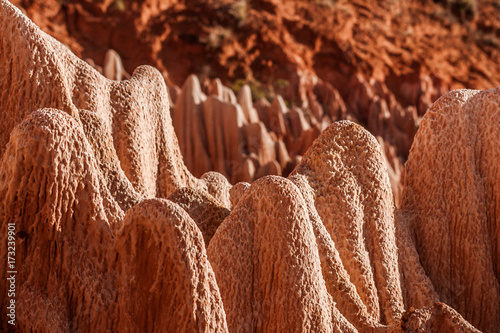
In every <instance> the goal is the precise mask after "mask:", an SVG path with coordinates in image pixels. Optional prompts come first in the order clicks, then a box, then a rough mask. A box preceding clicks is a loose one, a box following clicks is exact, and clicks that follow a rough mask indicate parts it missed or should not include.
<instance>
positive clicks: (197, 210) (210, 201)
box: [168, 187, 231, 246]
mask: <svg viewBox="0 0 500 333" xmlns="http://www.w3.org/2000/svg"><path fill="white" fill-rule="evenodd" d="M168 200H170V201H172V202H175V203H176V204H178V205H179V206H181V207H182V209H184V210H185V211H186V212H187V213H188V214H189V216H191V218H192V219H193V220H194V221H195V222H196V224H197V225H198V228H199V229H200V230H201V233H202V234H203V239H204V240H205V245H206V246H208V244H209V243H210V240H211V239H212V237H213V236H214V234H215V232H216V231H217V228H218V227H219V225H220V224H221V223H222V221H224V219H225V218H226V217H227V216H228V215H229V213H230V212H231V211H230V210H229V209H227V208H225V207H224V206H222V203H220V202H219V201H218V200H217V199H215V198H214V197H212V196H211V195H209V194H207V193H205V192H202V191H196V190H194V189H192V188H190V187H183V188H180V189H178V190H177V191H175V192H174V193H172V195H171V196H169V197H168Z"/></svg>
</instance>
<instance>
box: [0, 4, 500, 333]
mask: <svg viewBox="0 0 500 333" xmlns="http://www.w3.org/2000/svg"><path fill="white" fill-rule="evenodd" d="M0 4H1V7H0V9H1V11H0V29H1V30H0V32H1V35H2V42H1V43H0V70H1V74H2V75H0V98H1V99H0V154H1V155H0V242H1V243H2V244H6V243H7V229H8V225H9V223H13V224H14V225H15V228H16V230H15V231H16V269H17V271H18V272H17V274H16V306H17V317H16V320H17V325H18V326H17V328H18V329H19V330H21V331H36V332H73V331H82V332H87V331H96V330H98V331H99V330H104V331H129V330H130V331H159V332H163V331H186V330H188V331H193V332H197V331H200V332H233V331H242V332H246V331H262V332H267V331H287V332H311V331H312V332H332V331H334V332H356V331H359V332H370V331H375V332H408V331H410V332H412V331H431V332H434V331H445V332H477V331H478V329H479V330H481V331H483V332H498V327H499V325H498V323H499V322H500V318H499V317H500V314H499V312H498V311H499V308H500V306H499V302H500V300H499V299H500V293H499V290H500V288H499V279H498V276H499V275H500V271H499V269H500V264H499V262H498V260H499V259H498V258H499V257H500V253H499V248H500V243H499V241H498V240H499V232H500V231H499V223H500V222H499V220H498V216H500V211H499V210H498V209H499V207H500V203H499V202H498V198H500V194H499V193H498V191H499V188H500V180H499V179H500V173H499V165H500V164H499V156H500V151H499V145H498V138H499V137H500V136H499V134H500V133H498V132H499V126H498V125H499V124H500V119H499V115H500V106H499V105H500V103H499V101H500V90H499V88H497V89H492V90H487V91H470V90H461V91H455V92H452V93H449V94H447V95H445V96H444V97H442V98H441V99H439V100H438V101H437V102H436V103H435V104H434V105H433V106H432V108H431V109H430V110H429V112H427V113H426V115H425V116H424V118H423V120H422V122H421V125H420V128H419V129H418V132H417V135H416V137H415V142H414V143H413V146H412V149H411V151H410V156H409V159H408V163H407V165H406V169H405V172H406V174H405V177H404V178H405V183H404V186H402V188H401V189H402V192H401V193H402V201H401V208H400V209H397V208H395V206H394V198H393V196H392V191H391V186H390V184H391V180H392V178H391V173H390V172H388V168H389V167H390V166H391V163H393V164H394V158H397V157H395V156H396V155H395V154H394V150H393V149H392V148H394V146H392V145H391V144H389V146H387V145H385V143H387V142H388V141H387V140H385V138H384V135H385V133H386V132H385V130H388V131H391V128H393V129H398V128H399V129H402V128H404V129H405V132H404V133H406V131H408V132H412V131H417V127H416V126H415V124H416V121H417V120H416V119H417V114H418V112H419V111H418V110H417V109H412V108H401V107H398V106H397V105H398V104H397V103H394V102H391V100H392V97H389V98H388V99H387V100H383V99H380V98H379V99H377V98H375V97H374V96H379V95H384V94H387V91H386V89H385V88H384V86H383V85H381V84H380V83H377V82H372V81H370V82H367V81H366V80H364V79H363V78H362V77H355V78H354V79H353V80H352V82H350V83H349V84H351V85H352V86H353V87H358V89H357V90H356V91H358V93H359V94H358V95H357V96H358V97H359V98H358V99H347V100H346V102H345V103H346V104H345V106H346V107H349V108H353V110H356V112H355V113H352V114H350V115H349V114H348V113H346V117H347V118H349V117H352V118H353V119H354V118H356V119H358V118H363V117H366V119H368V120H369V121H368V123H369V124H371V125H370V126H373V128H371V130H372V131H375V132H376V133H379V134H380V136H379V137H378V138H376V137H374V136H373V135H371V134H370V133H369V132H368V131H367V130H365V129H363V128H362V127H361V126H359V125H357V124H355V123H353V122H351V121H340V122H335V123H333V124H332V125H328V123H329V121H327V120H325V119H324V117H323V114H322V111H321V109H322V107H320V106H321V105H320V104H321V102H320V100H322V98H325V97H324V96H325V95H324V94H325V93H324V92H322V91H323V90H326V91H329V92H330V93H332V95H331V98H330V97H329V100H331V101H337V102H338V103H336V104H335V107H334V108H333V109H329V111H327V112H328V113H329V114H334V115H335V117H341V116H339V115H342V114H343V112H344V111H343V107H342V103H340V102H339V100H338V99H337V97H335V96H336V94H335V92H334V90H332V89H334V88H333V87H330V86H328V85H324V84H323V85H319V84H318V86H317V88H315V90H317V91H318V92H317V94H316V95H315V96H313V95H311V94H309V93H308V92H307V91H308V90H307V89H306V90H303V91H301V94H303V95H304V96H306V97H305V98H307V99H308V101H309V102H308V103H310V104H311V105H314V107H311V110H312V113H311V114H309V115H306V113H304V112H303V110H302V109H300V108H293V107H292V108H289V107H288V106H286V105H285V103H283V101H280V100H279V99H277V100H276V101H275V102H274V103H273V104H272V105H269V103H266V102H257V103H255V104H254V105H253V107H254V108H255V110H253V109H252V106H251V105H250V104H249V103H248V96H247V97H245V98H244V97H242V95H243V94H248V92H243V93H241V94H240V96H239V97H238V98H237V97H236V96H235V95H234V94H233V93H232V92H231V91H230V90H228V89H227V88H226V87H224V86H223V85H222V84H221V82H220V81H217V80H215V81H205V82H204V83H203V85H200V84H199V82H196V81H197V79H196V78H195V77H193V78H191V79H190V80H191V81H190V82H191V83H190V85H187V86H186V87H188V86H190V87H191V88H189V89H186V87H185V88H184V89H183V90H177V89H176V88H175V87H173V88H172V87H170V88H167V85H166V84H165V81H164V77H163V76H161V75H160V73H159V72H158V71H156V70H154V69H152V68H150V67H140V68H139V69H137V70H136V71H135V72H134V73H133V75H132V77H131V78H130V80H126V81H121V82H120V81H113V80H109V79H106V78H104V77H103V76H102V75H101V74H100V73H99V72H97V71H96V70H94V69H92V68H91V67H90V65H88V64H86V63H85V62H83V61H81V60H79V59H78V58H77V57H76V56H74V55H73V54H71V53H70V52H69V51H68V50H67V49H65V48H64V47H63V46H61V45H60V44H59V43H58V42H56V41H55V40H53V39H52V38H50V37H49V36H48V35H46V34H44V33H42V32H40V31H39V30H38V28H36V27H35V26H34V25H33V24H32V23H31V22H30V21H29V20H28V19H27V18H26V17H24V16H23V15H22V14H21V13H20V12H19V11H18V10H16V9H14V7H12V5H10V3H8V2H6V1H5V0H1V2H0ZM96 8H100V7H96ZM116 68H118V67H116ZM4 73H5V75H3V74H4ZM196 84H198V86H199V89H198V87H197V86H196ZM308 84H311V82H304V85H308ZM313 85H314V82H313ZM202 87H203V88H202ZM167 89H168V90H169V91H171V92H173V94H172V96H171V97H170V98H169V96H168V94H167ZM402 89H403V88H402ZM404 89H412V88H411V87H409V88H408V87H406V88H404ZM186 91H187V92H189V91H190V93H189V94H186ZM202 91H203V92H202ZM195 92H196V93H195ZM374 92H376V93H374ZM318 96H322V97H318ZM370 96H371V97H370ZM419 98H421V99H422V100H425V99H427V98H428V96H427V95H425V96H421V97H419ZM169 99H170V100H173V101H175V103H176V105H182V103H184V104H185V105H191V106H192V109H191V111H193V113H191V116H192V118H191V120H192V121H191V122H184V125H190V126H191V125H192V124H193V122H194V119H195V118H196V117H198V119H205V118H203V117H201V116H203V112H205V110H206V109H205V107H206V108H212V111H213V114H214V115H215V114H217V113H220V112H222V111H224V112H226V111H227V112H228V113H230V114H231V115H230V116H228V117H227V119H228V120H230V122H229V123H227V124H226V125H228V126H229V125H231V126H232V127H231V128H230V130H229V131H228V133H232V134H231V135H232V136H231V137H228V138H224V137H222V138H217V137H216V135H217V134H220V128H219V127H218V126H220V124H218V123H217V122H214V121H212V123H210V122H208V121H205V120H203V121H200V122H199V123H198V124H199V125H200V126H201V127H200V128H205V129H206V128H208V127H206V126H207V124H209V125H210V126H212V127H211V128H212V129H213V134H214V135H215V138H213V140H212V141H211V145H213V146H214V147H222V150H220V151H222V152H224V155H219V156H223V158H221V159H219V160H217V161H218V162H221V161H222V162H224V163H227V162H228V161H227V158H230V159H232V158H236V160H237V161H240V162H241V163H242V164H241V165H242V170H246V175H245V177H246V178H249V179H248V180H249V181H251V180H252V179H251V177H249V175H250V174H253V177H255V175H256V174H258V173H259V171H260V169H262V168H268V169H269V170H270V171H268V172H276V173H280V172H282V169H283V168H291V167H295V170H294V171H293V172H292V173H291V174H290V176H289V177H288V179H287V178H283V177H280V176H267V177H263V178H262V179H259V180H256V181H254V182H253V183H252V184H249V183H243V182H240V183H238V184H237V185H235V186H232V185H231V184H230V182H229V181H228V179H227V178H226V177H225V176H224V175H223V174H221V173H217V172H212V171H211V172H205V173H203V174H201V175H200V176H201V178H200V179H198V178H195V177H194V176H193V175H192V174H191V173H190V172H189V171H188V169H187V168H186V166H185V165H184V163H183V160H182V156H181V153H180V151H181V150H180V148H179V146H178V144H177V139H176V136H175V133H174V128H173V125H172V121H171V120H170V112H169ZM327 99H328V98H327ZM237 100H240V101H241V103H242V104H244V107H240V106H239V105H237V104H235V103H236V101H237ZM387 101H389V102H387ZM178 103H181V104H178ZM216 105H218V106H216ZM176 107H177V106H176ZM200 110H202V111H200ZM221 110H222V111H221ZM325 110H326V109H323V112H325ZM175 112H176V110H174V114H175ZM200 115H201V116H200ZM263 115H266V116H265V117H268V118H266V119H267V120H266V121H269V123H266V121H261V120H260V119H261V117H264V116H263ZM293 115H296V116H297V118H294V117H295V116H293ZM200 117H201V118H200ZM223 118H224V117H222V118H220V119H223ZM177 119H182V118H177ZM206 119H207V120H209V119H208V118H206ZM271 119H274V120H273V121H270V120H271ZM332 119H333V118H332ZM387 119H391V122H389V123H393V124H398V125H396V126H395V127H394V126H392V125H391V126H388V127H384V126H386V125H384V124H387ZM408 119H410V120H408ZM290 120H293V121H294V122H293V124H294V125H293V126H291V124H292V122H290ZM358 120H359V119H358ZM174 121H175V117H174ZM183 121H185V120H183ZM222 121H223V120H222ZM235 124H237V125H238V124H239V125H241V126H239V125H238V126H234V125H235ZM283 124H284V127H283V126H281V125H283ZM380 124H382V127H380V126H381V125H380ZM188 127H189V126H188ZM268 127H270V128H268ZM271 127H272V128H275V129H276V131H275V130H273V129H271ZM323 128H324V130H323V132H322V133H321V134H320V136H319V137H318V138H317V139H316V140H314V142H313V143H312V146H311V147H310V148H309V149H306V148H307V147H303V146H300V149H304V150H300V153H298V151H296V150H293V149H290V142H295V141H290V142H287V137H290V133H302V134H303V133H307V132H308V131H309V133H313V132H314V131H319V130H321V129H323ZM381 128H382V129H381ZM249 129H251V130H249ZM384 129H385V130H384ZM190 131H192V129H188V131H187V132H185V133H184V134H185V136H184V139H183V140H184V142H188V141H189V140H191V142H194V141H193V139H194V138H195V137H194V136H192V133H190ZM250 131H254V132H255V133H258V134H259V135H260V139H259V140H260V141H259V140H256V142H255V143H254V144H255V146H253V147H261V148H256V149H255V148H254V150H253V151H251V150H250V149H249V146H250V144H249V140H248V138H249V137H248V136H247V135H248V133H249V132H250ZM377 131H378V132H377ZM398 131H399V130H394V132H392V134H391V135H394V137H399V136H398V135H400V134H401V133H403V132H401V133H399V132H398ZM285 132H286V133H287V136H286V137H285V136H284V134H285ZM398 133H399V134H398ZM302 134H300V135H302ZM292 135H293V134H292ZM237 137H238V139H240V138H242V139H241V140H242V141H238V142H239V144H242V146H241V147H240V148H241V150H242V151H243V152H244V153H243V154H240V155H238V154H235V153H234V152H233V151H232V150H231V149H232V148H234V146H231V145H230V144H229V143H233V141H234V140H236V138H237ZM311 138H312V137H311ZM400 138H401V139H404V136H401V137H400ZM308 140H309V139H308ZM311 140H312V139H311ZM196 142H197V143H200V144H201V146H199V148H200V149H205V148H206V149H208V147H209V146H203V145H205V144H206V142H208V141H203V140H198V141H196ZM311 142H312V141H311ZM398 142H399V141H398ZM239 144H238V145H239ZM382 144H384V145H382ZM400 144H401V145H402V146H405V145H409V143H408V142H405V141H404V140H401V141H400ZM297 145H298V146H299V143H297ZM298 146H297V147H298ZM190 147H191V148H192V147H194V146H193V145H191V146H190ZM217 149H219V148H217ZM398 149H400V148H398ZM401 149H402V148H401ZM216 151H217V150H216ZM273 152H274V155H273ZM200 154H201V153H200ZM287 154H288V155H287ZM200 156H201V155H200ZM384 156H385V157H384ZM195 157H196V155H191V158H192V159H193V158H195ZM212 157H213V156H211V155H207V160H206V161H207V163H208V162H209V163H213V161H214V160H212ZM242 157H244V158H242ZM266 158H269V159H268V160H266ZM238 159H239V160H238ZM235 166H238V165H236V164H231V163H230V164H229V165H227V164H224V168H225V172H226V175H228V176H229V175H235V174H231V173H230V171H231V170H232V168H235ZM251 166H253V169H252V167H251ZM395 170H396V169H393V171H395ZM398 170H399V169H398ZM199 172H202V170H201V169H200V170H199ZM398 172H400V170H399V171H398ZM235 177H236V176H235ZM235 179H236V178H235ZM235 179H231V180H232V181H235ZM162 197H163V198H166V197H169V198H170V199H171V200H167V199H161V198H162ZM173 201H176V202H178V204H177V203H174V202H173ZM207 245H208V249H207ZM6 252H7V247H5V246H2V247H0V258H2V265H3V267H7V264H6V258H7V253H6ZM6 278H7V271H6V270H4V269H2V270H0V281H2V282H0V306H1V307H2V317H1V319H0V330H2V331H9V330H10V329H11V328H12V327H10V326H9V325H8V323H7V322H6V319H5V318H6V316H5V312H4V311H5V309H6V304H7V302H8V301H9V296H8V295H7V290H8V286H7V283H6V281H7V280H6Z"/></svg>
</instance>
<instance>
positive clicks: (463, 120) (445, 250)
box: [401, 88, 500, 332]
mask: <svg viewBox="0 0 500 333" xmlns="http://www.w3.org/2000/svg"><path fill="white" fill-rule="evenodd" d="M499 100H500V89H499V88H496V89H491V90H486V91H482V92H480V91H471V90H459V91H454V92H450V93H448V94H446V95H445V96H443V97H441V98H440V99H439V100H438V101H437V102H436V103H435V104H434V105H433V106H432V108H430V109H429V111H428V112H427V113H426V115H425V117H424V118H423V120H422V124H421V127H420V129H419V132H418V133H417V136H416V137H415V142H414V143H413V146H412V149H411V153H410V158H409V159H408V162H407V164H406V176H405V186H404V190H403V201H402V207H401V208H402V211H403V212H404V213H405V214H406V215H407V218H408V219H409V221H410V226H411V229H412V231H413V233H414V234H415V241H416V249H417V252H418V254H419V256H420V262H421V263H422V266H423V268H424V269H425V272H426V273H427V275H428V276H429V278H430V280H431V281H432V283H433V285H434V286H435V289H436V292H437V293H438V294H439V296H440V298H441V300H442V301H444V302H446V303H447V304H449V305H450V306H452V307H453V308H454V309H455V310H457V311H458V312H459V313H460V314H461V315H462V316H463V317H464V318H465V319H467V320H468V321H469V322H470V323H471V324H473V325H474V326H476V327H477V328H479V329H481V330H484V331H485V332H495V331H497V330H498V323H499V322H500V312H499V309H500V287H499V276H500V263H499V258H500V250H499V249H500V246H499V245H500V243H499V237H498V236H499V233H500V224H499V216H500V214H499V213H500V210H499V207H500V202H499V198H500V196H499V191H500V169H499V168H498V165H499V164H498V157H499V156H500V149H499V146H498V138H499V137H500V131H499V130H500V127H499V124H500V104H499Z"/></svg>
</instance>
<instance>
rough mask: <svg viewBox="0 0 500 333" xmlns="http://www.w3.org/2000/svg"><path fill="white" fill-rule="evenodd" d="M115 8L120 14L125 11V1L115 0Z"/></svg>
mask: <svg viewBox="0 0 500 333" xmlns="http://www.w3.org/2000/svg"><path fill="white" fill-rule="evenodd" d="M115 8H116V9H117V10H118V11H120V12H123V11H125V9H126V6H125V1H124V0H115Z"/></svg>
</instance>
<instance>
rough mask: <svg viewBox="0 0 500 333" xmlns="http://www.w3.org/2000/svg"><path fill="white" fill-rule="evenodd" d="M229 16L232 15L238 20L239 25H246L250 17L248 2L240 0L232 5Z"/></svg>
mask: <svg viewBox="0 0 500 333" xmlns="http://www.w3.org/2000/svg"><path fill="white" fill-rule="evenodd" d="M229 14H231V15H232V16H233V17H234V18H235V19H236V20H238V25H240V26H241V25H243V24H245V22H246V20H247V16H248V0H239V1H236V2H235V3H234V4H232V5H231V8H230V9H229Z"/></svg>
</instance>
